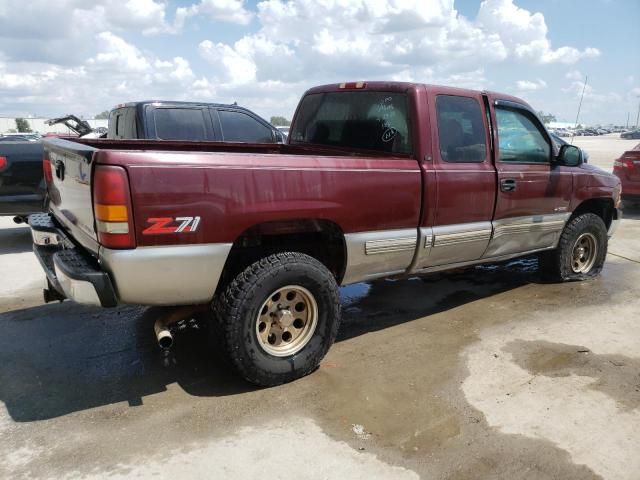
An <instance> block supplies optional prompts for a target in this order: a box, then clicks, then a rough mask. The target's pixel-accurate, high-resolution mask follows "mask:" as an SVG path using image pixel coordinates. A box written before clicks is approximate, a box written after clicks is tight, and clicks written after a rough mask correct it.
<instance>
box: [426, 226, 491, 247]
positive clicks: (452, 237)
mask: <svg viewBox="0 0 640 480" xmlns="http://www.w3.org/2000/svg"><path fill="white" fill-rule="evenodd" d="M436 228H437V227H436ZM434 230H435V229H434ZM490 238H491V228H488V229H483V230H477V231H471V232H456V233H446V234H442V233H441V234H437V233H436V236H435V241H434V243H433V246H434V247H436V248H437V247H446V246H449V245H458V244H460V243H467V242H478V241H482V240H489V239H490Z"/></svg>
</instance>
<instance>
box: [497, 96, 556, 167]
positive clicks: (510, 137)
mask: <svg viewBox="0 0 640 480" xmlns="http://www.w3.org/2000/svg"><path fill="white" fill-rule="evenodd" d="M496 121H497V123H498V145H499V151H500V156H499V159H500V161H501V162H510V163H550V162H551V145H550V144H549V141H548V140H547V139H546V137H545V135H544V134H543V133H542V131H541V130H540V126H539V125H538V124H537V122H535V121H534V119H533V115H532V114H527V113H526V112H524V111H520V110H516V109H510V108H504V107H496Z"/></svg>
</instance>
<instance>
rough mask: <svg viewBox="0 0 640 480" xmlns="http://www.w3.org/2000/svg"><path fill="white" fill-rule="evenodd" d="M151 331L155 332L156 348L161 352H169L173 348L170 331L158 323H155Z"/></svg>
mask: <svg viewBox="0 0 640 480" xmlns="http://www.w3.org/2000/svg"><path fill="white" fill-rule="evenodd" d="M153 329H154V330H155V332H156V339H157V340H158V346H159V347H160V348H161V349H163V350H169V349H170V348H171V347H172V346H173V335H172V334H171V330H169V328H168V327H167V326H166V325H164V324H163V323H162V322H160V321H158V322H156V324H155V325H154V326H153Z"/></svg>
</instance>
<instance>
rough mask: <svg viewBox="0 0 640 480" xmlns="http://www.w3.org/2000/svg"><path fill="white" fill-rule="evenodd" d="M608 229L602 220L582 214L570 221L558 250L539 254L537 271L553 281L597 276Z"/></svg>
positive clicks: (605, 250)
mask: <svg viewBox="0 0 640 480" xmlns="http://www.w3.org/2000/svg"><path fill="white" fill-rule="evenodd" d="M607 244H608V237H607V227H606V226H605V224H604V222H603V221H602V218H600V217H599V216H598V215H595V214H593V213H584V214H582V215H578V216H577V217H574V218H572V219H571V220H569V222H568V223H567V225H566V226H565V228H564V230H563V231H562V235H561V236H560V241H559V242H558V248H557V249H555V250H553V251H550V252H544V253H542V254H541V255H540V256H539V258H540V268H541V270H542V272H543V273H544V274H546V275H547V276H548V277H550V278H551V279H553V280H558V281H571V280H584V279H587V278H592V277H595V276H597V275H598V274H599V273H600V271H601V270H602V266H603V265H604V260H605V257H606V256H607Z"/></svg>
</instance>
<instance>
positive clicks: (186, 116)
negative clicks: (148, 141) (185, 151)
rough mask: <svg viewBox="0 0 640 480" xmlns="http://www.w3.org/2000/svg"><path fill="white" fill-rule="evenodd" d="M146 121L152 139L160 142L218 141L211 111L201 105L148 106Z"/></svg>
mask: <svg viewBox="0 0 640 480" xmlns="http://www.w3.org/2000/svg"><path fill="white" fill-rule="evenodd" d="M146 120H147V125H148V126H149V128H148V130H149V132H153V133H151V135H153V137H152V138H157V139H158V140H188V141H194V142H197V141H213V140H217V138H216V136H215V135H214V132H213V125H212V121H211V116H210V115H209V109H208V108H207V107H205V106H199V105H194V106H190V105H166V106H155V105H147V106H146Z"/></svg>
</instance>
